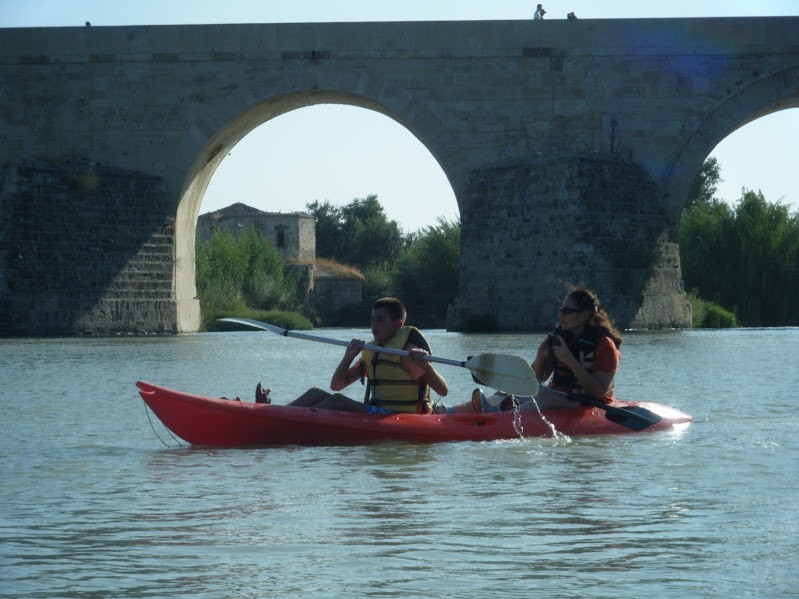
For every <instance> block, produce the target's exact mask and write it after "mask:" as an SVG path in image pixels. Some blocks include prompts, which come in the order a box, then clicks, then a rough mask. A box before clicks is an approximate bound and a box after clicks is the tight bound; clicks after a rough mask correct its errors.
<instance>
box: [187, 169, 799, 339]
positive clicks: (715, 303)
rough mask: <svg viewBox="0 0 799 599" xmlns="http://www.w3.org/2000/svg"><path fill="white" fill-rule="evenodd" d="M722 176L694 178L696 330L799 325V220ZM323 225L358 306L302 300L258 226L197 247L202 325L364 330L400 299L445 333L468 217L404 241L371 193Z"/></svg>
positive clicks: (323, 260)
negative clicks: (371, 317)
mask: <svg viewBox="0 0 799 599" xmlns="http://www.w3.org/2000/svg"><path fill="white" fill-rule="evenodd" d="M720 181H721V172H720V168H719V165H718V163H717V162H716V161H715V159H713V158H711V159H708V160H707V161H705V163H704V165H703V167H702V171H701V172H700V174H699V175H698V176H697V178H696V180H695V181H694V186H693V188H692V190H691V194H690V198H689V201H688V204H687V206H686V208H685V210H684V211H683V215H682V222H681V228H680V260H681V266H682V272H683V280H684V282H685V288H686V289H688V290H690V293H689V300H690V302H691V306H692V309H693V326H694V327H696V328H724V327H734V326H784V325H794V326H795V325H799V304H797V302H796V301H795V298H796V297H799V213H795V214H790V213H789V211H788V208H787V207H786V206H782V205H780V204H770V203H768V202H767V201H766V199H765V198H764V197H763V194H762V193H760V192H757V193H755V192H753V191H747V190H743V191H742V195H741V198H740V199H739V200H738V202H737V203H736V204H735V205H734V206H730V205H728V204H726V203H724V202H723V201H721V200H719V199H717V198H716V197H715V193H716V189H717V186H718V183H719V182H720ZM307 209H308V211H309V212H310V213H311V214H312V215H313V216H314V219H315V222H316V253H317V260H318V262H319V263H320V264H323V265H324V268H325V269H326V270H328V271H333V272H349V273H357V275H358V277H359V278H360V277H363V287H362V297H363V300H362V302H361V303H360V304H355V305H351V306H348V307H347V308H344V309H342V310H340V311H339V312H337V313H335V314H332V315H330V314H328V315H326V316H325V320H322V319H321V318H320V316H319V314H317V313H315V311H314V309H313V307H312V306H308V305H307V302H306V301H304V300H303V299H301V298H300V297H299V295H298V289H297V287H298V286H297V280H296V275H294V274H292V273H296V272H297V271H296V270H293V269H291V268H287V265H285V264H284V262H283V258H282V255H281V254H280V253H279V252H278V251H277V250H275V249H274V248H273V247H272V246H271V244H270V243H269V242H267V241H265V240H264V239H263V238H261V236H260V235H259V234H258V233H257V232H256V231H255V230H252V229H251V230H249V231H247V232H246V233H244V234H243V235H241V236H239V237H233V236H232V235H230V234H229V233H225V232H220V233H217V234H215V235H214V236H213V237H212V238H211V240H210V241H209V242H207V243H205V244H201V243H199V242H198V244H197V249H196V257H197V293H198V297H199V299H200V304H201V308H202V314H203V329H204V330H216V329H218V328H219V327H220V325H219V323H217V322H216V319H217V318H219V317H221V316H231V315H235V316H241V317H245V318H253V319H256V320H264V321H268V322H271V323H273V324H276V325H278V326H282V327H285V328H289V329H302V328H311V326H312V325H313V324H316V325H319V324H324V325H328V326H355V325H362V324H364V323H365V320H364V319H365V318H366V316H365V315H368V313H369V309H370V306H371V304H372V302H373V301H374V300H375V299H377V298H379V297H383V296H386V295H393V296H397V297H401V298H403V300H404V301H405V302H406V303H407V305H408V309H409V312H410V318H409V321H410V322H411V323H412V324H415V325H417V326H420V327H427V328H430V327H443V326H445V324H446V312H447V306H449V304H451V303H452V302H453V301H454V299H455V294H456V293H457V290H458V285H459V274H460V273H459V262H460V233H461V227H460V221H458V220H455V221H452V222H450V221H448V220H446V219H444V218H439V219H438V220H437V222H436V224H435V225H431V226H429V227H425V228H423V229H420V230H419V231H416V232H413V233H404V232H403V231H402V229H401V228H400V226H399V224H398V223H397V222H396V221H393V220H389V219H388V217H387V216H386V214H385V211H384V210H383V207H382V206H381V205H380V202H379V201H378V199H377V196H375V195H370V196H367V197H366V198H360V199H354V200H353V201H352V202H350V203H349V204H347V205H345V206H341V207H336V206H332V205H331V204H330V203H329V202H321V203H320V202H313V203H311V204H308V206H307Z"/></svg>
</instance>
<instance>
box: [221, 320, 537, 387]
mask: <svg viewBox="0 0 799 599" xmlns="http://www.w3.org/2000/svg"><path fill="white" fill-rule="evenodd" d="M219 320H221V321H223V322H234V323H237V324H242V325H245V326H248V327H253V328H256V329H261V330H263V331H270V332H272V333H276V334H278V335H283V336H284V337H295V338H297V339H307V340H308V341H318V342H320V343H329V344H331V345H341V346H344V347H346V346H348V345H349V344H350V342H349V341H343V340H340V339H331V338H329V337H321V336H319V335H311V334H310V333H301V332H299V331H290V330H288V329H283V328H280V327H278V326H275V325H273V324H269V323H266V322H260V321H258V320H250V319H249V318H220V319H219ZM362 349H367V350H371V351H374V352H380V353H384V354H393V355H396V356H409V355H410V352H408V351H405V350H403V349H394V348H391V347H383V346H382V345H370V344H368V343H365V344H364V345H363V346H362ZM422 359H423V360H427V361H428V362H436V363H438V364H449V365H450V366H460V367H461V368H466V369H467V370H469V371H471V373H472V374H473V375H474V376H475V377H476V378H477V379H479V380H480V382H481V383H482V384H484V385H486V386H488V387H491V388H492V389H497V390H499V391H504V392H505V393H509V394H511V395H533V394H534V393H535V392H536V390H537V389H538V383H537V382H536V380H535V374H534V373H533V369H532V368H530V365H529V364H528V363H527V362H526V361H525V360H524V359H523V358H520V357H519V356H513V355H509V354H479V355H477V356H472V357H470V358H469V359H467V360H465V361H463V360H451V359H449V358H438V357H436V356H431V355H426V356H424V358H422Z"/></svg>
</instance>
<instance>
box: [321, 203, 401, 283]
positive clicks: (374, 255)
mask: <svg viewBox="0 0 799 599" xmlns="http://www.w3.org/2000/svg"><path fill="white" fill-rule="evenodd" d="M306 207H307V209H308V211H309V212H310V213H311V214H313V215H314V219H315V221H316V253H317V255H318V256H320V257H323V258H330V259H332V260H336V261H338V262H343V263H344V264H349V265H351V266H356V267H358V268H360V269H362V270H364V271H365V270H368V269H369V268H370V267H373V266H377V265H380V264H385V263H387V262H388V263H391V262H394V261H395V260H397V259H398V258H399V257H400V255H401V254H402V252H403V250H404V249H405V246H406V245H407V240H406V238H405V236H404V235H403V233H402V230H401V229H400V226H399V224H397V222H396V221H393V220H388V218H387V217H386V213H385V211H384V210H383V207H382V206H381V205H380V202H379V201H378V199H377V196H376V195H369V196H367V197H365V198H362V199H357V198H356V199H354V200H353V201H352V202H350V203H349V204H347V205H346V206H343V207H341V208H336V207H334V206H332V205H331V204H330V203H329V202H327V201H326V202H324V203H321V204H320V203H319V202H318V201H317V202H313V203H311V204H307V206H306Z"/></svg>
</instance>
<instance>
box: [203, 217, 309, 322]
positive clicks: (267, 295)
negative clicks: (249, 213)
mask: <svg viewBox="0 0 799 599" xmlns="http://www.w3.org/2000/svg"><path fill="white" fill-rule="evenodd" d="M195 259H196V273H197V295H198V297H199V299H200V305H201V306H202V310H203V313H209V314H210V313H221V312H225V311H236V310H240V309H241V308H243V307H249V308H256V309H260V310H270V309H278V310H292V309H296V308H297V297H296V282H295V281H294V280H293V278H291V277H287V276H286V275H285V274H284V271H283V257H282V256H281V255H280V253H279V252H278V251H277V250H276V249H275V248H273V247H272V245H271V244H270V243H269V242H268V241H266V240H264V239H263V238H262V237H261V235H260V234H259V233H258V232H257V231H255V229H253V228H252V227H251V228H250V229H248V230H247V231H246V232H245V233H244V234H242V235H240V236H238V237H234V236H233V235H231V234H230V233H228V232H227V231H221V232H218V233H216V234H214V235H213V236H212V237H211V239H210V240H209V241H208V242H206V243H200V242H199V241H198V242H197V245H196V248H195Z"/></svg>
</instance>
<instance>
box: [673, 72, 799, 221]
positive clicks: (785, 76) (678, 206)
mask: <svg viewBox="0 0 799 599" xmlns="http://www.w3.org/2000/svg"><path fill="white" fill-rule="evenodd" d="M788 108H799V67H794V68H790V69H785V70H784V71H781V72H779V73H775V74H774V75H771V76H769V77H765V78H763V79H761V80H758V81H755V82H754V83H752V84H750V85H748V86H747V87H746V88H744V89H742V90H741V91H739V92H737V93H735V94H734V95H731V96H730V97H728V98H727V99H725V101H724V102H722V103H720V104H719V105H718V106H717V107H716V108H715V109H714V110H713V111H712V112H710V113H709V114H708V115H707V117H706V118H705V119H704V120H703V121H702V123H701V124H700V125H699V127H697V129H696V131H695V132H694V134H693V135H691V136H690V137H689V138H688V139H687V140H686V142H685V144H684V145H683V146H682V147H681V148H680V149H679V151H678V153H677V156H676V157H675V159H674V160H673V161H672V162H671V164H670V165H669V168H668V169H667V172H666V174H665V175H664V178H663V187H664V188H666V189H667V192H666V193H665V194H664V196H665V197H666V198H669V199H670V202H671V203H673V206H674V209H675V210H679V211H680V212H681V211H682V208H683V207H684V205H685V202H686V201H687V200H688V194H689V189H690V187H691V183H692V182H693V180H694V178H695V177H696V175H697V173H699V171H700V169H701V168H702V163H704V161H705V160H706V159H707V157H708V156H709V155H710V153H711V152H712V151H713V148H715V147H716V146H717V145H718V144H719V143H720V142H721V141H722V140H723V139H725V138H726V137H727V136H729V135H731V134H732V133H734V132H735V131H737V130H738V129H740V128H741V127H743V126H745V125H747V124H749V123H751V122H753V121H755V120H757V119H759V118H761V117H764V116H768V115H769V114H773V113H775V112H779V111H781V110H786V109H788Z"/></svg>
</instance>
